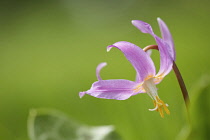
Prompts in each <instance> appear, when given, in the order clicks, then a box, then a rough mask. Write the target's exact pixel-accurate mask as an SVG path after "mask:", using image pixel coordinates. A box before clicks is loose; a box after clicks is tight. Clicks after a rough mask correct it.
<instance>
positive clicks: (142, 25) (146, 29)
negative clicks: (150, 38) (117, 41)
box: [131, 20, 154, 34]
mask: <svg viewBox="0 0 210 140" xmlns="http://www.w3.org/2000/svg"><path fill="white" fill-rule="evenodd" d="M131 22H132V24H133V25H134V26H135V27H136V28H138V29H139V30H140V31H141V32H142V33H149V34H154V33H153V30H152V27H151V26H150V24H148V23H146V22H143V21H141V20H132V21H131Z"/></svg>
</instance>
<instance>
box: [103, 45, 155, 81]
mask: <svg viewBox="0 0 210 140" xmlns="http://www.w3.org/2000/svg"><path fill="white" fill-rule="evenodd" d="M112 47H115V48H118V49H119V50H121V51H122V52H123V53H124V55H125V57H126V58H127V59H128V60H129V61H130V63H131V64H132V65H133V67H134V68H135V70H136V72H137V76H138V78H137V79H138V81H137V82H139V83H140V82H142V81H144V80H145V79H146V78H148V77H153V76H155V66H154V63H153V61H152V59H151V58H150V56H149V55H148V54H147V53H146V52H144V51H143V50H142V49H141V48H139V47H138V46H136V45H134V44H132V43H130V42H126V41H120V42H116V43H115V44H113V45H110V46H108V47H107V51H109V50H110V49H111V48H112Z"/></svg>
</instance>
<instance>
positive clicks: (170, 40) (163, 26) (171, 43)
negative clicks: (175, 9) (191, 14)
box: [157, 18, 176, 60]
mask: <svg viewBox="0 0 210 140" xmlns="http://www.w3.org/2000/svg"><path fill="white" fill-rule="evenodd" d="M157 21H158V24H159V27H160V31H161V35H162V38H163V40H164V41H165V42H166V43H167V44H168V45H169V47H170V51H169V53H170V54H171V56H172V58H173V60H175V59H176V52H175V49H174V41H173V38H172V35H171V33H170V31H169V29H168V27H167V25H166V24H165V22H164V21H163V20H161V19H160V18H158V19H157Z"/></svg>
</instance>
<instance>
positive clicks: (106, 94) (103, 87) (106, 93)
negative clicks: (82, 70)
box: [80, 79, 138, 100]
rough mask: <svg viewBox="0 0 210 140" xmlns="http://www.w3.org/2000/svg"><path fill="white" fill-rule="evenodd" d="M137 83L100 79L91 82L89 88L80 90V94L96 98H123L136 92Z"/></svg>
mask: <svg viewBox="0 0 210 140" xmlns="http://www.w3.org/2000/svg"><path fill="white" fill-rule="evenodd" d="M137 85H138V83H135V82H133V81H129V80H123V79H119V80H100V81H96V82H95V83H93V84H92V87H91V88H90V90H88V91H85V92H80V95H82V96H84V94H85V93H86V94H89V95H91V96H94V97H97V98H105V99H115V100H125V99H128V98H129V97H130V96H132V95H133V94H134V93H136V91H135V88H136V87H137Z"/></svg>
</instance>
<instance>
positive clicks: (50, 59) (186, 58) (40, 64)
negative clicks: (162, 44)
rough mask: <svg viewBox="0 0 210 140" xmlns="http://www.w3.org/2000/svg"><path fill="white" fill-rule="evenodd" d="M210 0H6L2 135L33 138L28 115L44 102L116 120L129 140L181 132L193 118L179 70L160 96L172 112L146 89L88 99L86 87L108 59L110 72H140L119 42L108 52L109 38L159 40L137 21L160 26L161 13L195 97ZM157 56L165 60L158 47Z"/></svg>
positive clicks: (205, 58)
mask: <svg viewBox="0 0 210 140" xmlns="http://www.w3.org/2000/svg"><path fill="white" fill-rule="evenodd" d="M209 4H210V2H209V1H207V0H199V1H198V0H192V1H188V0H184V1H181V0H178V1H166V0H163V1H154V0H148V1H143V0H139V1H137V0H129V1H127V0H122V1H120V0H114V1H110V0H106V1H105V0H91V1H85V0H62V1H59V0H51V1H49V0H37V1H33V0H32V1H26V0H20V1H18V0H2V1H0V19H1V20H0V132H1V133H0V139H7V140H24V139H26V140H28V139H29V138H28V136H27V124H26V123H27V122H26V120H27V116H28V113H29V110H30V109H31V108H39V107H44V108H53V109H57V110H60V111H62V112H65V113H66V114H67V115H69V116H71V117H72V118H74V119H76V120H78V121H79V122H82V123H84V124H87V125H91V126H93V125H114V126H115V127H116V130H117V132H118V133H119V134H120V135H121V136H122V137H123V139H125V140H139V139H146V140H150V139H151V140H152V139H161V140H164V139H175V138H176V137H177V135H178V134H179V133H180V131H181V129H182V128H183V124H185V122H186V116H185V114H184V113H183V112H186V110H183V108H184V102H183V98H182V95H181V91H180V89H179V86H178V83H177V81H176V78H175V76H174V74H173V72H171V74H169V75H168V76H167V77H166V78H165V79H164V80H163V82H162V83H161V84H159V85H158V89H159V96H160V97H161V99H162V100H164V101H165V102H166V103H168V104H169V109H170V111H171V115H170V116H166V117H165V118H164V119H162V118H161V117H160V116H159V114H158V113H157V112H149V111H148V109H149V108H152V107H153V103H152V101H151V99H150V98H149V96H148V95H146V94H140V95H136V96H134V97H131V98H130V99H128V100H125V101H115V100H103V99H97V98H93V97H90V96H84V98H82V99H80V98H79V97H78V92H79V91H84V90H87V89H89V88H90V86H91V84H92V83H93V82H94V81H96V77H95V67H96V66H97V64H98V63H100V62H104V61H105V62H107V63H108V66H107V67H106V68H104V69H103V70H102V73H101V74H102V78H103V79H119V78H120V79H129V80H134V78H135V71H134V69H133V68H132V66H131V65H130V63H129V62H128V61H127V60H126V59H125V58H124V56H123V54H122V53H121V52H120V51H118V50H117V49H116V50H114V49H113V50H112V51H111V52H109V53H107V52H106V46H108V45H110V44H113V43H115V42H117V41H121V40H125V41H129V42H132V43H135V44H136V45H139V46H140V47H141V48H143V47H145V46H146V45H150V44H154V43H155V41H154V40H153V38H152V37H151V36H149V35H147V34H143V33H140V32H139V31H138V30H137V29H136V28H135V27H133V26H132V24H131V23H130V21H131V20H133V19H139V20H143V21H145V22H148V23H150V24H151V25H152V26H153V29H154V31H155V32H156V33H157V34H159V29H158V25H157V22H156V18H157V17H161V18H162V19H163V20H164V21H165V22H166V23H167V25H168V27H169V29H170V31H171V33H172V35H173V38H174V41H175V45H176V51H177V60H176V63H177V65H178V67H179V69H180V71H181V73H182V75H183V78H184V80H185V83H186V86H187V88H188V89H189V91H190V97H192V96H194V95H193V94H191V92H192V90H193V89H192V87H193V86H194V83H196V81H197V80H198V79H200V77H201V75H203V74H206V73H207V74H209V70H210V64H209V51H210V47H209V46H208V41H209V33H210V28H208V26H209V24H210V19H209V13H210V9H209ZM152 57H153V59H154V61H155V62H156V65H157V66H158V65H159V56H158V53H157V52H154V53H153V56H152ZM206 93H208V92H207V91H206ZM205 100H206V102H207V101H208V102H209V100H210V99H209V98H205ZM200 110H201V111H202V110H204V111H205V108H201V109H200ZM201 114H202V113H201ZM202 129H204V128H202ZM205 138H206V137H205Z"/></svg>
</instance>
